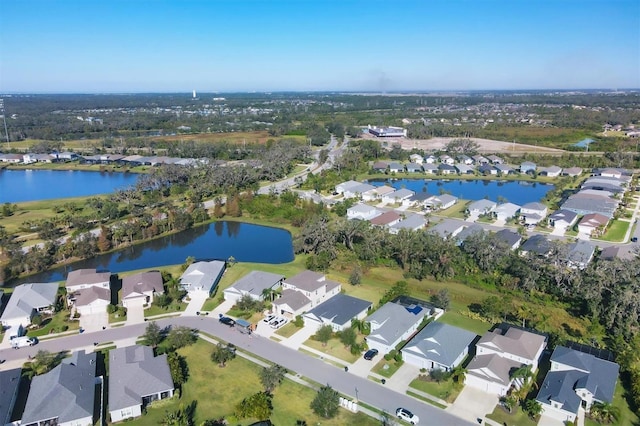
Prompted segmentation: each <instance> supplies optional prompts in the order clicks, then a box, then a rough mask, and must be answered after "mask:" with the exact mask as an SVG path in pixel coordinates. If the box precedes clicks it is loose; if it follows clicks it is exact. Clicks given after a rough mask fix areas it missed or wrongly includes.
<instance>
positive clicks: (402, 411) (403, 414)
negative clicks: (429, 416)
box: [396, 407, 420, 425]
mask: <svg viewBox="0 0 640 426" xmlns="http://www.w3.org/2000/svg"><path fill="white" fill-rule="evenodd" d="M396 416H398V418H399V419H401V420H404V421H405V422H409V423H411V424H412V425H417V424H418V422H419V421H420V419H419V418H418V416H416V415H415V414H413V413H412V412H411V411H409V410H407V409H406V408H402V407H400V408H398V409H397V410H396Z"/></svg>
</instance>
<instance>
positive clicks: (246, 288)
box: [224, 271, 284, 302]
mask: <svg viewBox="0 0 640 426" xmlns="http://www.w3.org/2000/svg"><path fill="white" fill-rule="evenodd" d="M283 280H284V275H280V274H272V273H271V272H263V271H251V272H249V273H248V274H247V275H245V276H244V277H242V278H240V279H239V280H238V281H236V282H235V283H233V285H232V286H230V287H228V288H226V289H225V290H224V300H231V301H233V302H237V301H238V300H240V299H241V298H242V297H243V296H246V295H249V296H251V298H252V299H253V300H264V298H265V294H267V290H268V291H269V292H272V291H274V290H276V289H278V288H280V287H282V281H283Z"/></svg>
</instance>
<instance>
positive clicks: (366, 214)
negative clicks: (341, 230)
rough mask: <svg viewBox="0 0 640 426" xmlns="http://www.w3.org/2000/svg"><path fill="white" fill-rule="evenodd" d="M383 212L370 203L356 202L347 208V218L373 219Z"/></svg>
mask: <svg viewBox="0 0 640 426" xmlns="http://www.w3.org/2000/svg"><path fill="white" fill-rule="evenodd" d="M381 214H382V212H381V211H380V210H378V209H377V208H375V207H373V206H370V205H368V204H356V205H355V206H351V207H349V208H348V209H347V219H350V220H352V219H359V220H371V219H373V218H374V217H376V216H380V215H381Z"/></svg>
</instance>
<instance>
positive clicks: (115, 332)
mask: <svg viewBox="0 0 640 426" xmlns="http://www.w3.org/2000/svg"><path fill="white" fill-rule="evenodd" d="M157 323H158V325H159V326H160V327H166V326H169V325H183V326H187V327H191V328H197V329H199V330H201V331H203V332H205V333H207V334H210V335H212V336H215V337H217V338H219V339H221V340H224V341H227V342H231V343H233V344H235V345H236V346H237V347H238V348H241V349H244V350H246V351H247V352H251V353H253V354H255V355H257V356H258V357H262V358H264V359H267V360H269V361H272V362H275V363H278V364H280V365H282V366H284V367H286V368H287V369H288V370H289V371H290V372H295V373H297V374H299V375H301V376H303V377H307V378H309V379H311V380H313V381H316V382H318V383H322V384H324V383H327V384H329V385H331V386H332V387H333V388H334V389H336V390H337V391H339V392H340V393H342V394H345V395H349V396H351V397H353V398H355V397H356V389H357V394H358V395H357V397H358V399H359V400H360V401H363V402H365V403H366V404H368V405H371V406H374V407H377V408H380V409H383V410H386V411H388V412H389V413H394V412H395V409H396V408H397V407H399V406H402V407H405V408H408V409H410V410H411V411H413V412H414V413H416V414H417V415H418V416H419V417H420V418H421V419H423V420H422V423H424V424H434V425H470V424H473V423H470V422H468V421H466V420H463V419H460V418H458V417H455V416H453V415H452V414H450V413H448V412H445V411H444V410H441V409H439V408H436V407H434V406H431V405H429V404H427V403H423V402H420V401H417V400H415V399H413V398H411V397H409V396H407V395H403V394H400V393H397V392H394V391H393V390H391V389H389V388H387V387H385V386H384V385H382V384H379V383H375V382H373V381H370V380H367V379H364V378H361V377H358V376H355V375H353V374H350V373H348V372H345V371H344V370H342V369H339V368H337V367H334V366H333V365H330V364H327V363H325V362H323V361H321V360H319V359H316V358H313V357H310V356H309V355H305V354H303V353H301V352H298V351H296V350H293V349H290V348H287V347H285V346H283V345H281V344H279V343H277V342H274V341H271V340H269V339H265V338H261V337H258V336H255V337H249V336H247V335H245V334H241V333H238V332H237V331H235V330H234V329H232V328H229V327H227V326H225V325H222V324H220V323H219V322H218V321H216V320H215V319H214V318H211V317H175V318H168V319H163V320H158V321H157ZM145 327H146V324H136V325H132V326H123V327H116V328H110V329H107V330H103V331H98V332H95V333H83V334H74V335H71V336H66V337H60V338H56V339H52V340H43V341H41V342H40V343H39V344H38V345H36V346H34V347H28V348H22V349H19V350H14V349H5V350H2V351H0V359H5V360H7V365H9V364H12V363H11V361H14V360H18V359H25V358H26V357H27V356H28V355H31V356H33V355H35V353H36V352H37V351H38V350H41V349H46V350H48V351H51V352H59V351H66V350H72V348H73V349H80V348H86V347H92V346H93V343H94V342H97V343H105V342H115V341H118V340H122V339H127V338H129V339H130V338H131V337H132V336H139V335H141V334H143V333H144V330H145ZM2 367H3V365H0V368H2Z"/></svg>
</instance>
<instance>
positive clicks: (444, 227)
mask: <svg viewBox="0 0 640 426" xmlns="http://www.w3.org/2000/svg"><path fill="white" fill-rule="evenodd" d="M464 228H465V226H464V225H463V224H462V223H460V222H459V221H457V220H447V219H445V220H443V221H442V222H440V223H438V224H437V225H435V226H433V227H431V228H429V232H432V233H434V234H436V235H439V236H440V237H441V238H442V239H446V238H454V237H455V236H456V235H458V234H459V233H460V232H462V230H463V229H464Z"/></svg>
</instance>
